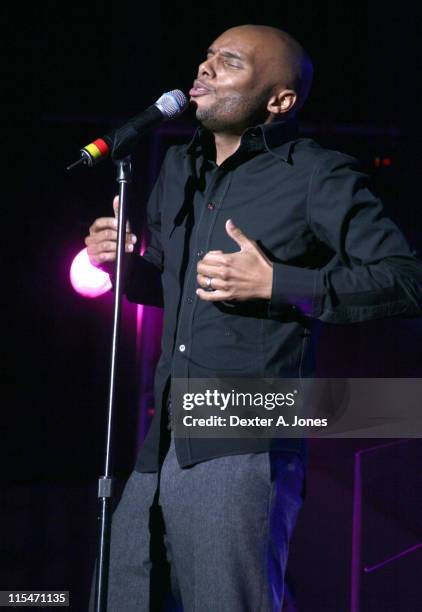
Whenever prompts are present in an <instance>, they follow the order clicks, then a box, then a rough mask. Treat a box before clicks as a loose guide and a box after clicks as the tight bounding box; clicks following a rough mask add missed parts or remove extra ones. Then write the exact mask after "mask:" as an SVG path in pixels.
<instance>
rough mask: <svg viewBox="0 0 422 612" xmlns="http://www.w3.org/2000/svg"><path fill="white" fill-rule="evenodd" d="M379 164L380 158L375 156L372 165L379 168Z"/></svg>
mask: <svg viewBox="0 0 422 612" xmlns="http://www.w3.org/2000/svg"><path fill="white" fill-rule="evenodd" d="M380 165H381V160H380V158H379V157H376V158H375V159H374V166H375V168H379V167H380Z"/></svg>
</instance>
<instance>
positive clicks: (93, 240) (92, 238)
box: [85, 229, 138, 245]
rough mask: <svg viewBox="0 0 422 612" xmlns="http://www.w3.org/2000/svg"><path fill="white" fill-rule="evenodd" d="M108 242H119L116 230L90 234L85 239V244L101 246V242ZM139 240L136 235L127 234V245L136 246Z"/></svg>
mask: <svg viewBox="0 0 422 612" xmlns="http://www.w3.org/2000/svg"><path fill="white" fill-rule="evenodd" d="M106 240H112V241H114V242H117V231H116V230H114V229H106V230H100V231H98V232H95V233H94V234H90V235H89V236H87V237H86V238H85V244H86V245H88V244H100V243H101V242H104V241H106ZM137 240H138V239H137V237H136V236H135V234H130V233H127V234H126V240H125V242H126V244H136V242H137Z"/></svg>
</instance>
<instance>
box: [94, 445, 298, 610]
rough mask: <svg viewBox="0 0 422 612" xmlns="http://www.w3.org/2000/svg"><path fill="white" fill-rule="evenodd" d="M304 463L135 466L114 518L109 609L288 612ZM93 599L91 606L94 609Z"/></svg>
mask: <svg viewBox="0 0 422 612" xmlns="http://www.w3.org/2000/svg"><path fill="white" fill-rule="evenodd" d="M303 479H304V474H303V466H302V460H301V459H300V457H298V456H297V455H294V454H291V453H282V452H271V453H268V452H264V453H256V454H244V455H232V456H226V457H221V458H217V459H212V460H209V461H205V462H203V463H199V464H197V465H194V466H193V467H191V468H185V469H183V468H180V466H179V464H178V461H177V458H176V453H175V448H174V441H173V439H172V440H171V444H170V448H169V450H168V452H167V454H166V457H165V459H164V462H163V464H162V469H161V473H158V474H145V473H142V474H141V473H139V472H133V473H132V475H131V476H130V478H129V480H128V481H127V483H126V487H125V489H124V492H123V495H122V498H121V500H120V503H119V504H118V506H117V508H116V510H115V512H114V514H113V520H112V531H111V551H110V576H109V591H108V611H109V612H135V611H136V612H150V611H153V612H158V611H159V610H183V611H184V612H276V611H277V612H280V611H281V609H282V602H283V591H284V574H285V568H286V563H287V555H288V546H289V540H290V536H291V534H292V531H293V528H294V525H295V523H296V519H297V515H298V512H299V510H300V507H301V505H302V491H303ZM92 603H93V602H92V595H91V603H90V609H91V610H92V609H93V607H92Z"/></svg>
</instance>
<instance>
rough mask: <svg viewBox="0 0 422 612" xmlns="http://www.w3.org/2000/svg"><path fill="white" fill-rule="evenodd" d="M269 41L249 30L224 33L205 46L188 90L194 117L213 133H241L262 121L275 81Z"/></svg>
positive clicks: (264, 117)
mask: <svg viewBox="0 0 422 612" xmlns="http://www.w3.org/2000/svg"><path fill="white" fill-rule="evenodd" d="M271 59H272V58H271V46H270V42H269V41H266V40H263V38H262V36H260V35H259V34H257V33H254V32H253V31H251V30H249V29H243V28H239V29H236V28H235V29H232V30H228V31H227V32H224V34H222V35H221V36H220V37H219V38H217V40H215V41H214V42H213V43H212V45H211V47H210V48H209V49H208V53H207V59H206V60H205V61H204V62H203V63H202V64H200V66H199V69H198V77H197V80H196V81H195V82H194V85H193V87H192V89H191V90H190V92H189V93H190V96H191V101H192V102H194V103H195V104H196V106H197V111H196V117H197V119H198V120H199V121H200V122H201V123H202V124H203V125H204V126H205V127H206V128H208V129H210V130H211V131H214V132H218V131H224V130H225V129H227V128H229V129H232V130H234V131H238V132H239V133H241V132H242V131H243V130H244V129H246V127H248V126H249V125H253V124H255V123H261V122H264V121H265V120H266V119H267V118H268V115H269V112H268V110H267V103H268V99H269V97H270V94H271V92H272V90H273V89H274V82H273V81H272V79H271V77H270V70H269V61H271Z"/></svg>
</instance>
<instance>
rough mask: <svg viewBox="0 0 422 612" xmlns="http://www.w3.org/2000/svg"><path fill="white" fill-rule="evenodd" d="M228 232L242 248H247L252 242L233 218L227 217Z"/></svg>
mask: <svg viewBox="0 0 422 612" xmlns="http://www.w3.org/2000/svg"><path fill="white" fill-rule="evenodd" d="M226 232H227V233H228V235H229V236H230V238H231V239H232V240H234V241H235V242H237V244H238V245H239V246H240V248H241V249H242V248H245V247H246V246H248V245H249V244H250V240H249V238H248V237H247V236H246V234H244V233H243V232H242V230H241V229H240V228H239V227H237V226H236V225H235V224H234V223H233V221H232V220H231V219H227V221H226Z"/></svg>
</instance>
